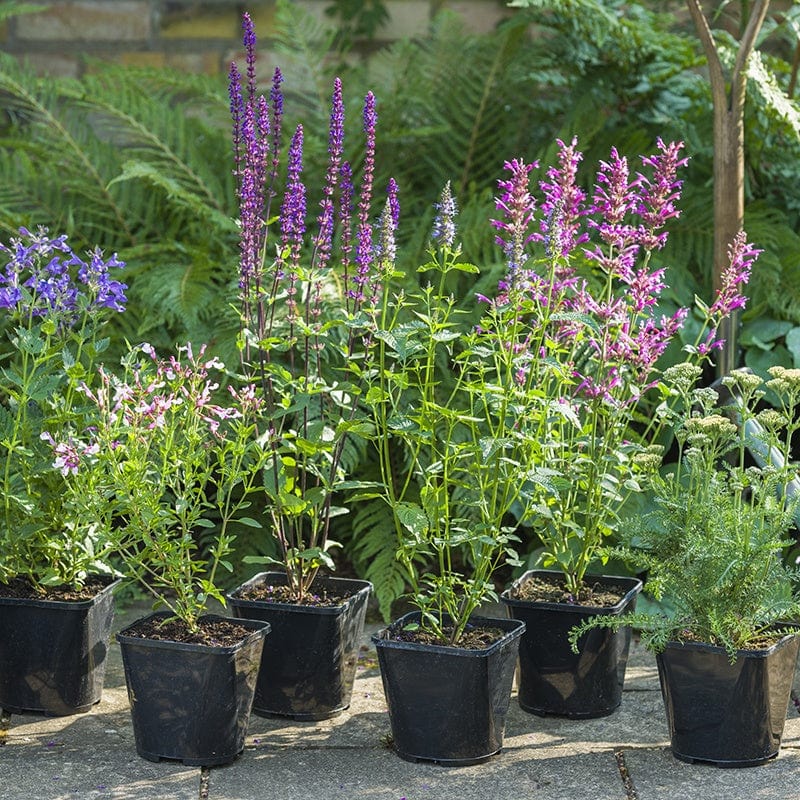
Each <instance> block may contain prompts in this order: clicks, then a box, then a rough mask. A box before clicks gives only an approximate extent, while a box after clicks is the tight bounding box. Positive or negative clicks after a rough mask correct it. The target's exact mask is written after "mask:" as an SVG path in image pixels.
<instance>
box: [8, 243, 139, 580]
mask: <svg viewBox="0 0 800 800" xmlns="http://www.w3.org/2000/svg"><path fill="white" fill-rule="evenodd" d="M0 259H4V261H5V266H4V268H3V270H2V272H0V309H2V323H0V326H1V327H2V330H3V333H4V334H5V338H6V339H7V342H6V344H5V345H4V346H3V347H2V351H1V352H2V355H3V359H2V368H0V370H1V371H2V376H3V381H2V383H3V389H2V393H0V428H2V432H3V433H2V437H0V496H2V511H0V583H6V584H7V583H10V582H11V581H17V582H20V581H21V582H22V584H24V587H23V588H24V589H25V590H30V591H32V592H33V593H34V594H36V593H40V594H42V593H44V591H45V587H48V586H68V587H70V588H71V589H72V590H75V591H78V590H80V589H81V588H82V587H83V586H84V585H85V584H86V582H87V580H88V579H89V577H90V576H91V575H97V574H98V573H102V574H105V575H108V574H110V573H111V572H112V570H111V567H110V566H109V565H108V563H107V560H106V555H107V548H106V545H105V543H104V541H103V539H102V537H101V536H100V535H99V532H98V530H97V529H96V528H90V529H89V530H87V531H81V530H79V528H80V526H79V525H78V524H77V523H78V521H77V520H76V519H74V518H73V517H72V516H71V515H70V512H69V509H68V508H67V507H66V505H65V503H64V476H65V474H67V473H68V471H69V470H70V469H71V468H72V466H73V464H74V458H75V450H74V448H73V447H71V446H68V445H66V444H65V445H63V446H62V447H61V448H60V449H59V450H58V451H57V452H56V453H55V456H54V453H53V450H52V444H53V443H54V442H55V437H58V436H60V434H61V431H62V430H64V429H75V430H79V429H82V428H83V427H84V426H85V425H88V424H89V420H90V414H89V410H88V408H87V403H86V399H85V398H84V397H83V395H82V394H81V393H80V391H79V386H80V385H81V383H82V382H84V381H89V380H90V377H91V375H92V372H93V365H94V364H95V362H96V361H97V360H98V358H99V357H100V356H101V354H102V353H103V352H104V351H105V350H106V348H107V346H108V340H107V339H104V338H102V336H101V332H102V329H103V327H104V326H105V324H106V323H107V322H108V321H109V320H110V319H111V318H112V317H113V316H114V315H115V314H116V313H119V312H122V311H123V310H124V308H125V302H126V300H125V289H126V288H127V287H126V286H125V284H124V283H122V282H120V281H119V280H117V279H116V278H115V277H113V275H114V272H115V271H116V270H118V269H120V268H122V267H123V266H124V264H123V263H122V262H121V261H119V260H118V259H117V257H116V254H115V255H112V256H110V257H109V258H106V257H105V256H104V255H103V253H102V252H101V251H100V250H99V249H98V248H95V249H94V250H92V251H91V252H89V253H87V256H86V258H82V257H80V256H79V255H77V254H76V253H75V252H74V251H73V250H72V248H71V247H70V245H69V243H68V242H67V237H66V236H54V237H51V236H50V234H49V233H48V231H47V230H46V229H44V228H39V229H38V230H36V231H30V230H28V229H26V228H21V229H20V231H19V236H18V237H16V238H14V239H12V240H11V241H10V243H9V244H7V245H6V244H0Z"/></svg>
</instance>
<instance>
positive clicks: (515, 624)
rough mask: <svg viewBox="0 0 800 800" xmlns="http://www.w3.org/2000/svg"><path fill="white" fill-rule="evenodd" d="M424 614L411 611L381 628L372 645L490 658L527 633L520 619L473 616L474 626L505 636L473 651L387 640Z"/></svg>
mask: <svg viewBox="0 0 800 800" xmlns="http://www.w3.org/2000/svg"><path fill="white" fill-rule="evenodd" d="M421 616H422V613H421V612H419V611H409V612H408V613H407V614H403V616H402V617H399V618H398V619H396V620H395V621H394V622H392V623H391V624H390V625H387V626H386V627H385V628H381V629H380V630H379V631H376V632H375V633H373V634H372V637H371V639H372V643H373V644H374V645H375V647H376V648H390V649H392V650H415V651H418V652H424V653H440V654H447V655H450V656H454V657H460V658H488V657H490V656H491V655H493V654H494V653H495V652H496V651H497V650H499V649H501V648H502V647H503V646H504V645H506V644H507V643H508V642H509V641H511V640H513V639H517V638H519V637H520V636H522V634H523V633H524V632H525V623H524V622H523V621H522V620H518V619H509V618H507V617H482V616H476V615H473V616H471V617H470V618H469V619H470V622H471V623H472V624H474V625H480V626H481V627H490V628H501V629H502V630H503V631H505V634H504V635H503V636H501V637H500V638H499V639H498V640H497V641H496V642H493V643H492V644H491V645H489V647H484V648H482V649H480V650H472V649H467V648H464V647H450V646H448V645H443V644H423V643H421V642H400V641H396V640H394V639H388V638H386V637H387V635H388V632H389V631H391V630H397V629H398V628H402V627H403V626H404V625H405V624H406V622H409V621H414V622H416V621H418V620H419V619H420V617H421Z"/></svg>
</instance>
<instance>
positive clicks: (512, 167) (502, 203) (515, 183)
mask: <svg viewBox="0 0 800 800" xmlns="http://www.w3.org/2000/svg"><path fill="white" fill-rule="evenodd" d="M503 166H504V167H505V169H507V170H508V171H509V172H511V178H510V179H509V180H502V179H501V180H499V181H498V182H497V185H498V187H499V188H500V191H501V192H502V194H501V195H500V197H499V198H496V199H495V208H496V209H497V210H498V211H501V212H502V214H503V216H504V219H493V220H492V225H493V226H494V227H495V228H497V229H498V230H499V231H502V233H500V234H498V235H497V237H496V240H495V241H496V242H497V244H498V245H500V246H501V247H502V248H503V250H504V251H505V254H506V261H507V262H508V272H509V275H511V276H513V275H515V274H516V273H517V272H518V271H519V270H520V269H521V267H522V263H523V261H524V252H525V245H526V244H528V242H530V241H531V240H532V239H533V238H534V236H533V234H529V233H528V229H529V227H530V225H531V223H532V222H533V213H534V210H535V209H536V201H535V200H534V199H533V197H532V196H531V194H530V192H529V191H528V174H529V173H530V171H531V170H532V169H534V168H535V167H538V166H539V164H538V162H534V163H533V164H526V163H525V162H524V161H522V160H521V159H518V158H515V159H514V160H513V161H506V162H505V164H504V165H503ZM504 235H505V236H504Z"/></svg>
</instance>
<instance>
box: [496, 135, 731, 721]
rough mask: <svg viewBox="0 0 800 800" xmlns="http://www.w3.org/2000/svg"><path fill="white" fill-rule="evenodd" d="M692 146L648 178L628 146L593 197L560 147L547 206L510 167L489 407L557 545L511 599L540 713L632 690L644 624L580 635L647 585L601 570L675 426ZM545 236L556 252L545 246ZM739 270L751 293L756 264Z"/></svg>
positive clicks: (532, 523) (518, 168) (531, 503)
mask: <svg viewBox="0 0 800 800" xmlns="http://www.w3.org/2000/svg"><path fill="white" fill-rule="evenodd" d="M681 148H682V144H680V143H671V144H665V143H663V142H662V141H661V140H659V141H658V152H657V153H656V154H655V155H652V156H648V157H643V158H642V162H643V169H644V172H643V173H639V174H637V176H636V177H635V178H631V176H630V174H629V169H628V164H627V160H626V159H625V158H623V157H621V156H620V155H619V154H618V153H617V151H616V150H612V152H611V155H610V158H609V160H608V162H601V164H600V167H599V169H598V172H597V178H596V184H595V190H594V196H593V198H592V200H591V202H590V203H587V198H586V195H585V193H584V192H583V191H582V190H581V189H580V187H579V185H578V183H577V171H578V164H579V162H580V161H581V158H582V156H581V153H580V152H579V151H578V150H577V149H576V141H575V140H573V141H572V142H571V143H570V144H569V145H567V144H564V143H563V142H559V154H558V165H557V166H555V167H551V168H550V169H549V170H548V171H547V174H546V180H544V181H542V182H541V184H540V185H541V190H542V193H543V199H542V201H541V208H540V209H537V208H536V201H535V199H534V198H533V196H532V195H531V194H530V193H529V188H528V182H529V172H530V171H531V170H532V169H533V168H534V166H535V165H529V164H525V163H524V162H522V161H519V160H515V161H512V162H509V163H507V164H506V167H507V169H508V170H509V171H510V173H511V174H510V178H509V179H508V180H503V181H501V182H500V188H501V190H502V194H501V196H500V198H499V199H498V201H497V208H498V210H499V211H501V212H502V216H501V218H500V219H498V220H495V222H494V224H495V226H496V227H497V229H498V231H499V234H498V242H499V243H500V244H502V245H503V247H504V249H505V251H506V257H507V261H508V272H507V274H506V276H505V278H504V279H503V281H502V282H501V284H500V287H499V291H498V293H497V295H496V296H495V297H494V298H491V299H488V298H487V303H488V310H487V313H486V315H485V318H484V320H482V321H481V328H482V329H484V330H487V331H493V332H494V333H495V335H494V337H492V338H490V339H489V340H488V341H487V348H488V349H487V360H488V361H490V362H492V363H493V364H494V366H493V367H492V368H491V370H492V372H491V373H490V375H489V376H487V378H486V383H487V384H490V385H492V386H493V387H496V388H495V394H496V396H497V399H496V400H495V402H494V403H492V404H490V405H489V406H488V407H487V418H488V420H489V422H490V426H491V427H492V429H493V431H494V436H495V437H496V438H498V439H500V440H508V441H513V442H515V445H514V446H515V448H516V449H517V450H518V455H517V457H516V460H517V461H519V462H520V463H527V464H529V465H538V468H539V469H538V474H537V477H536V478H531V477H528V478H527V479H524V480H522V481H521V483H520V487H519V502H518V505H517V507H516V509H515V510H516V516H517V519H518V521H519V523H520V524H522V525H525V526H529V527H530V528H532V529H533V531H534V533H535V534H536V536H537V537H538V540H539V542H540V543H541V549H540V551H539V562H540V563H541V564H542V566H544V567H545V568H548V567H549V568H552V569H551V570H550V571H547V570H546V569H545V570H539V569H536V570H529V571H528V572H526V573H525V574H524V575H522V576H521V577H520V578H519V579H518V580H516V581H515V582H514V583H513V585H512V586H511V587H510V588H509V589H508V590H507V591H506V592H504V593H503V598H502V599H503V601H504V602H505V603H506V604H507V605H508V607H509V608H510V610H511V613H512V615H513V616H514V617H515V618H518V619H523V620H525V622H526V624H527V633H526V635H525V636H524V637H523V640H522V644H521V645H520V683H519V702H520V705H521V706H522V708H523V709H525V710H526V711H529V712H532V713H536V714H557V715H563V716H567V717H595V716H603V715H606V714H610V713H611V712H613V711H614V709H615V708H617V706H618V705H619V703H620V701H621V697H622V684H623V680H624V674H625V667H626V662H627V653H628V647H629V640H630V632H629V631H628V630H626V629H625V630H619V631H612V630H610V629H593V630H592V632H591V633H589V634H588V635H587V636H586V637H585V638H584V639H583V640H582V641H581V642H580V646H579V653H578V654H577V655H576V654H575V653H573V652H572V651H571V649H570V647H569V643H568V641H567V633H568V631H569V630H570V629H571V628H572V627H573V626H575V625H576V624H578V623H579V622H580V620H581V619H583V618H585V617H586V616H593V615H597V614H604V615H619V614H622V613H624V612H625V611H626V610H629V609H631V608H633V607H634V605H635V602H636V596H637V594H638V592H639V591H640V589H641V582H640V581H639V580H638V579H636V578H635V577H629V576H625V575H621V576H607V575H601V574H596V573H597V572H598V571H599V570H600V569H601V568H602V567H601V565H602V564H603V563H605V561H604V560H603V559H601V558H600V556H601V546H602V545H603V543H604V541H605V540H606V537H608V536H609V535H611V534H613V533H615V531H616V530H617V529H618V523H619V514H620V510H621V508H623V506H624V503H625V502H626V501H627V500H628V498H629V496H630V495H632V494H635V493H638V492H639V491H640V490H641V480H642V477H643V476H644V474H645V469H644V468H645V467H646V465H647V464H649V463H651V462H652V459H651V458H650V457H649V453H650V451H651V450H652V449H653V448H654V447H655V448H656V449H657V448H658V437H659V434H660V427H659V425H658V422H657V420H656V421H655V422H648V417H647V415H646V414H645V413H643V405H644V403H645V401H646V398H647V394H648V391H649V390H650V388H651V387H652V386H653V384H654V381H655V378H656V375H657V374H658V372H657V361H658V359H659V357H660V356H661V355H662V353H663V352H664V350H665V349H666V347H667V346H668V344H669V343H670V341H671V340H672V339H673V337H675V335H676V334H677V333H678V332H679V331H680V330H681V328H682V326H683V325H684V322H685V320H686V317H687V314H688V311H687V309H683V308H680V309H677V310H676V311H675V312H674V313H673V314H672V315H671V316H667V315H665V314H664V313H663V310H662V308H661V304H662V303H663V300H662V297H661V294H662V291H663V290H664V288H665V283H664V276H665V270H664V268H663V267H655V266H653V265H652V263H651V261H652V259H653V258H654V256H655V255H656V254H657V252H658V250H659V249H660V248H661V247H662V246H663V244H664V242H665V241H666V238H667V233H666V232H665V231H663V228H664V226H665V224H666V223H667V221H668V220H669V219H670V218H672V217H674V216H677V214H678V211H677V210H676V208H675V203H676V202H677V199H678V197H679V194H680V186H681V182H680V181H679V180H678V178H677V172H678V169H679V168H680V167H681V166H682V165H683V164H684V163H685V159H683V158H681V155H680V153H681ZM537 228H538V230H537ZM531 242H532V243H534V245H536V244H538V245H539V248H540V249H539V250H538V251H535V253H534V255H532V256H529V254H528V247H527V245H528V244H529V243H531ZM744 246H745V245H744V240H743V239H742V241H741V242H740V248H739V249H740V250H741V247H744ZM738 255H740V253H739V251H737V256H738ZM734 279H735V280H734ZM731 280H732V281H734V282H733V284H732V286H731V287H728V288H730V289H731V290H735V289H736V287H737V286H738V284H739V283H740V282H741V280H742V275H740V274H738V273H737V274H736V275H732V276H731ZM737 297H738V295H737ZM727 311H728V309H727V308H726V307H723V304H722V303H718V304H715V305H714V306H712V307H711V308H708V307H705V306H701V307H700V319H699V320H697V322H698V323H701V322H702V324H698V327H699V328H700V330H701V331H702V333H701V334H700V336H699V337H698V339H697V341H695V343H694V345H691V346H690V348H689V349H690V350H691V351H692V354H693V356H694V357H696V358H697V359H698V360H700V359H703V358H705V357H706V356H708V354H709V353H710V352H711V350H712V349H713V348H714V347H716V346H718V344H719V342H718V341H717V338H716V329H717V326H718V324H719V321H720V319H721V318H722V317H723V316H724V315H725V314H726V313H727ZM706 332H708V334H709V335H706ZM501 401H502V402H501ZM506 409H510V410H511V411H510V412H508V411H506Z"/></svg>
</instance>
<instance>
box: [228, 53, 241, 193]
mask: <svg viewBox="0 0 800 800" xmlns="http://www.w3.org/2000/svg"><path fill="white" fill-rule="evenodd" d="M228 96H229V97H230V109H231V120H232V122H233V125H232V133H233V164H234V175H236V182H237V184H238V183H239V181H240V176H241V170H242V120H243V118H244V100H243V98H242V76H241V73H240V72H239V68H238V67H237V66H236V64H235V62H231V68H230V71H229V72H228Z"/></svg>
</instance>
